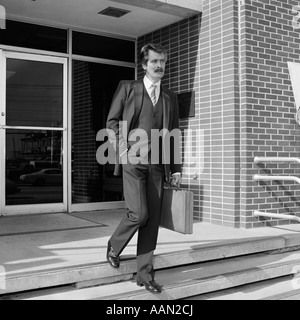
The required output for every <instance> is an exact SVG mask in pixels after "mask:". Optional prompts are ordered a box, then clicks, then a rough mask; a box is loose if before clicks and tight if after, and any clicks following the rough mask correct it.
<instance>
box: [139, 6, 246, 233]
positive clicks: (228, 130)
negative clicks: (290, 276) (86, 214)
mask: <svg viewBox="0 0 300 320" xmlns="http://www.w3.org/2000/svg"><path fill="white" fill-rule="evenodd" d="M237 12H238V11H237V6H236V5H235V4H234V1H231V0H230V1H229V0H228V1H224V0H223V1H206V2H204V7H203V13H202V14H201V15H198V16H195V17H193V18H189V19H186V20H184V21H182V22H180V23H177V24H174V25H171V26H169V27H168V28H164V29H162V30H158V31H156V32H154V33H151V34H148V35H145V36H144V37H142V38H140V39H138V48H140V47H141V46H142V45H143V44H145V43H148V42H157V43H160V44H162V45H164V46H165V47H166V48H167V49H168V51H169V55H170V57H169V61H168V70H167V73H166V75H165V78H164V85H166V86H168V87H169V88H170V89H171V90H174V91H175V92H178V93H182V92H186V91H195V93H196V110H195V117H193V118H186V119H181V121H180V125H181V129H182V132H187V130H189V132H192V133H191V134H190V136H188V135H187V134H186V133H185V134H184V136H183V138H184V147H183V157H184V163H183V165H184V174H183V178H184V179H183V185H184V187H185V188H187V189H190V190H192V191H193V192H194V199H195V201H194V217H195V219H196V220H199V221H206V222H211V223H214V224H221V225H225V226H232V227H236V226H237V224H238V222H239V213H240V211H239V209H240V208H239V205H240V199H239V168H238V166H239V112H238V110H236V107H235V106H236V104H237V103H238V96H237V92H238V90H237V88H238V83H237V76H238V53H237V50H236V46H237V45H238V43H237V30H238V29H237V26H236V23H237V22H236V19H237ZM142 75H143V73H142V71H140V73H139V76H140V77H142ZM195 133H197V137H196V136H195ZM187 143H190V144H191V145H192V148H190V149H191V151H192V152H187V150H186V145H187Z"/></svg>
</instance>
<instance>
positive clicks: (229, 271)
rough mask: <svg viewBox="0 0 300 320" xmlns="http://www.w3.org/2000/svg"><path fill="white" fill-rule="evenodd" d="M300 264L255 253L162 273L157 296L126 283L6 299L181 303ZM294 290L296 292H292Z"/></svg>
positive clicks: (299, 258)
mask: <svg viewBox="0 0 300 320" xmlns="http://www.w3.org/2000/svg"><path fill="white" fill-rule="evenodd" d="M299 265H300V252H299V251H297V252H288V253H281V254H255V255H249V256H244V257H235V258H228V259H223V260H216V261H211V262H203V263H196V264H192V265H186V266H182V267H176V268H168V269H164V270H160V271H158V272H157V273H156V280H157V282H158V283H160V284H161V285H163V288H164V290H163V292H162V293H161V294H159V295H154V294H151V293H149V292H147V291H146V290H145V289H143V288H139V287H137V286H136V284H135V281H133V280H132V281H123V282H120V283H113V284H107V285H102V286H97V287H91V288H82V289H78V288H75V287H72V288H71V287H69V288H59V289H57V290H56V291H55V290H52V291H51V292H50V291H40V292H33V293H24V294H23V295H22V294H19V295H16V296H10V297H4V298H5V299H19V300H179V299H186V298H189V297H195V296H199V295H205V294H208V293H212V292H217V291H221V290H225V289H229V288H231V289H232V288H236V287H240V286H244V285H246V284H252V283H258V282H261V281H266V280H270V279H276V278H281V277H286V276H291V275H293V274H294V273H295V272H297V270H298V268H299ZM291 291H292V290H291Z"/></svg>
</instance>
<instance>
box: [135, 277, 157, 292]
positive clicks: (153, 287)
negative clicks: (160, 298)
mask: <svg viewBox="0 0 300 320" xmlns="http://www.w3.org/2000/svg"><path fill="white" fill-rule="evenodd" d="M137 285H138V286H139V287H145V289H146V290H148V291H149V292H151V293H161V292H162V287H161V286H160V285H159V284H158V283H156V282H155V281H154V280H152V281H137Z"/></svg>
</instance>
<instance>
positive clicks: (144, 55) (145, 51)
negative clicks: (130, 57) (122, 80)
mask: <svg viewBox="0 0 300 320" xmlns="http://www.w3.org/2000/svg"><path fill="white" fill-rule="evenodd" d="M150 50H152V51H155V52H157V53H164V54H168V51H167V50H166V49H165V48H164V47H162V46H161V45H158V44H153V43H148V44H146V45H145V46H143V48H142V49H141V53H140V56H139V58H140V62H141V64H142V65H144V64H147V62H148V60H149V51H150Z"/></svg>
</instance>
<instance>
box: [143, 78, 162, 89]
mask: <svg viewBox="0 0 300 320" xmlns="http://www.w3.org/2000/svg"><path fill="white" fill-rule="evenodd" d="M144 84H145V87H146V88H147V89H150V87H151V86H152V84H154V83H153V82H152V81H151V80H150V79H149V78H148V77H147V76H145V77H144ZM160 84H161V80H160V81H158V82H157V83H155V85H156V86H157V88H159V87H160Z"/></svg>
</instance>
